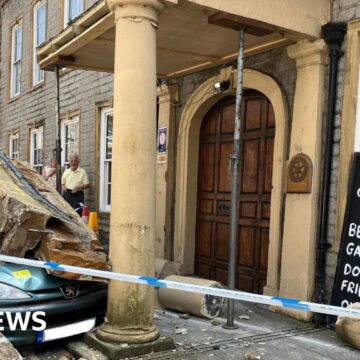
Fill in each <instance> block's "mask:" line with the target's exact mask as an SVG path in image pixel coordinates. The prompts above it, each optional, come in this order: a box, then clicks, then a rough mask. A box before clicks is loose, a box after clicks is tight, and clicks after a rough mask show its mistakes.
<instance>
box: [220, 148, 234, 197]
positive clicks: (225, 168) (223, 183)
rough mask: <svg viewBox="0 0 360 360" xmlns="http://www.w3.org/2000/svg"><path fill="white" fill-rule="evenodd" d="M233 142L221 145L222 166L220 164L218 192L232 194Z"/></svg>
mask: <svg viewBox="0 0 360 360" xmlns="http://www.w3.org/2000/svg"><path fill="white" fill-rule="evenodd" d="M232 150H233V144H232V142H224V143H221V144H220V164H219V175H218V176H219V182H218V184H219V186H218V192H220V193H224V192H228V193H231V174H230V159H229V156H230V154H231V153H232Z"/></svg>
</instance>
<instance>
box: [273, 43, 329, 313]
mask: <svg viewBox="0 0 360 360" xmlns="http://www.w3.org/2000/svg"><path fill="white" fill-rule="evenodd" d="M288 54H289V56H290V57H291V58H293V59H295V60H296V65H297V79H296V89H295V98H294V110H293V118H292V124H291V142H290V155H289V159H292V157H293V156H294V155H296V154H298V153H305V154H306V155H308V156H309V157H310V159H311V161H312V166H313V176H312V184H311V185H312V186H311V192H310V193H303V194H299V193H288V194H286V201H285V218H284V233H283V248H282V263H281V281H280V293H279V295H280V296H282V297H290V298H295V299H299V300H306V301H309V300H310V299H311V297H312V295H313V291H314V285H315V264H316V245H317V229H318V219H319V190H320V176H321V144H322V137H323V132H322V114H323V105H324V90H325V87H324V72H325V64H326V55H327V47H326V44H325V42H324V41H323V40H316V41H314V42H310V41H303V42H300V43H297V44H295V45H292V46H290V47H288ZM286 312H290V313H291V315H295V316H296V317H298V318H301V319H303V320H308V319H309V318H310V317H311V314H310V313H300V312H299V313H294V312H291V311H286Z"/></svg>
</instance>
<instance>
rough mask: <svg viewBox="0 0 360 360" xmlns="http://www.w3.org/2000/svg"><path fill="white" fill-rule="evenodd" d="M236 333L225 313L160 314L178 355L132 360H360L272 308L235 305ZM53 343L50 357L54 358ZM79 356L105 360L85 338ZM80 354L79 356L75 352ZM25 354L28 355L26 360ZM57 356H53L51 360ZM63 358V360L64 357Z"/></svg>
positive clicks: (329, 333) (322, 332)
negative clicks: (227, 325) (227, 327)
mask: <svg viewBox="0 0 360 360" xmlns="http://www.w3.org/2000/svg"><path fill="white" fill-rule="evenodd" d="M235 314H236V320H235V324H237V325H238V326H239V327H238V329H236V330H225V329H223V328H222V326H221V324H222V323H225V321H226V320H225V312H224V315H222V316H221V317H219V318H216V319H215V320H213V321H211V320H208V319H203V318H198V317H195V316H190V317H189V318H188V319H185V318H182V317H181V316H182V314H179V313H176V312H172V311H168V310H156V311H155V320H154V321H155V323H156V325H157V327H158V328H159V330H160V332H161V336H166V337H172V338H173V339H174V341H175V343H176V346H177V348H176V349H175V350H170V351H163V352H159V353H152V354H148V355H144V356H141V357H136V358H132V359H142V360H148V359H171V360H172V359H179V360H182V359H190V360H192V359H194V360H195V359H196V360H202V359H213V360H218V359H222V360H228V359H240V360H241V359H244V360H275V359H276V360H282V359H283V360H298V359H299V360H300V359H301V360H303V359H309V360H310V359H311V360H338V359H343V360H359V359H360V350H356V349H353V348H351V347H350V346H348V345H346V344H344V343H343V342H341V341H340V340H338V339H337V338H336V334H335V332H334V331H333V330H331V329H327V328H326V327H324V326H319V327H315V326H314V325H313V324H311V323H303V322H300V321H297V320H295V319H292V318H289V317H287V316H285V315H281V314H278V313H274V312H272V311H270V310H269V309H268V307H267V306H264V305H257V304H250V303H244V302H237V303H236V304H235ZM49 345H50V344H48V346H47V349H46V351H47V353H46V355H50V354H51V350H50V349H51V347H49ZM64 348H66V349H67V350H68V351H69V352H70V353H72V354H73V357H72V356H70V355H68V353H66V355H65V353H64V352H63V353H61V352H60V351H59V349H58V350H57V351H59V352H58V354H59V355H60V354H61V355H62V356H64V355H65V356H68V359H69V360H70V359H71V360H72V359H78V358H79V357H83V358H85V359H88V360H93V359H101V360H106V357H104V356H100V355H99V353H98V352H96V351H94V350H93V349H92V348H90V347H89V346H88V345H86V344H85V343H84V342H82V341H81V338H80V339H79V338H76V339H73V340H69V341H68V342H67V343H64ZM74 349H76V351H74ZM24 355H25V356H24ZM23 356H24V359H25V360H27V359H28V360H32V359H34V360H35V359H37V358H38V359H46V357H42V354H41V351H39V350H37V357H32V354H31V353H27V354H26V353H25V354H24V353H23ZM65 356H64V358H65ZM56 358H57V357H53V356H49V357H48V359H56ZM64 358H63V359H64ZM58 359H60V357H58Z"/></svg>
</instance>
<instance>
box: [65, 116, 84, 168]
mask: <svg viewBox="0 0 360 360" xmlns="http://www.w3.org/2000/svg"><path fill="white" fill-rule="evenodd" d="M74 123H77V146H76V150H75V153H76V154H79V149H80V116H79V115H74V116H72V117H67V118H64V119H62V120H61V124H60V127H61V149H62V152H61V164H62V165H63V166H65V167H67V166H68V165H69V161H68V156H66V145H67V143H66V142H65V134H66V126H68V125H70V124H74ZM74 142H75V141H74Z"/></svg>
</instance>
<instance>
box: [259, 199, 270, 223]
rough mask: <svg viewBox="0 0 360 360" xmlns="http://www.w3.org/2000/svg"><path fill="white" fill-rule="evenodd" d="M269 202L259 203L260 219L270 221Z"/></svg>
mask: <svg viewBox="0 0 360 360" xmlns="http://www.w3.org/2000/svg"><path fill="white" fill-rule="evenodd" d="M270 206H271V204H270V202H262V203H261V219H268V220H270Z"/></svg>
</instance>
